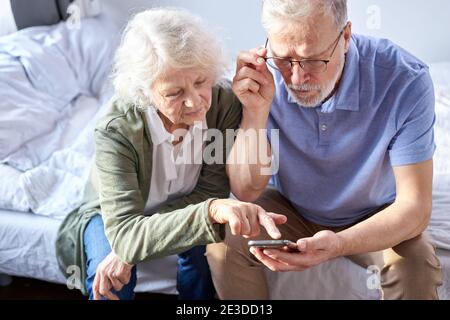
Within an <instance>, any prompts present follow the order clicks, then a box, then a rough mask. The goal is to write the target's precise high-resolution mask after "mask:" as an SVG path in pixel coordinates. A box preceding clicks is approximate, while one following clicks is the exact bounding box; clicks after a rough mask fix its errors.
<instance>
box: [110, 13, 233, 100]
mask: <svg viewBox="0 0 450 320" xmlns="http://www.w3.org/2000/svg"><path fill="white" fill-rule="evenodd" d="M209 30H210V29H209V28H208V27H207V26H206V25H205V24H204V22H203V21H202V20H201V19H200V18H199V17H197V16H195V15H192V14H190V13H188V12H187V11H185V10H182V9H175V8H154V9H150V10H146V11H143V12H140V13H138V14H136V15H135V16H134V18H133V19H132V20H131V21H130V22H129V23H128V25H127V26H126V28H125V30H124V33H123V36H122V41H121V44H120V46H119V48H118V49H117V52H116V56H115V61H114V69H113V75H112V77H113V84H114V89H115V94H116V96H117V97H119V98H121V99H124V100H126V101H128V102H132V103H134V104H136V105H137V106H140V107H144V108H145V107H146V106H148V105H149V104H150V103H151V102H152V97H151V86H152V84H153V82H154V81H155V79H156V78H157V77H158V76H159V75H161V73H162V72H163V71H164V68H166V67H171V68H174V69H186V68H198V69H199V70H202V71H206V72H207V73H209V75H210V76H211V77H212V78H213V79H214V81H215V84H224V83H225V74H226V72H227V71H228V61H227V59H226V58H225V53H224V51H223V49H222V46H221V44H220V42H219V40H217V38H216V37H215V36H214V35H213V34H212V32H210V31H209Z"/></svg>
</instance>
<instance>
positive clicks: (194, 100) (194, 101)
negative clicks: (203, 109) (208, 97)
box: [184, 93, 201, 108]
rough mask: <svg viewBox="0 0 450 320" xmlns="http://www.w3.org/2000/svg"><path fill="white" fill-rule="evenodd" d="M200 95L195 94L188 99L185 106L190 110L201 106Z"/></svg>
mask: <svg viewBox="0 0 450 320" xmlns="http://www.w3.org/2000/svg"><path fill="white" fill-rule="evenodd" d="M200 100H201V99H200V95H199V94H198V93H193V94H191V95H190V96H189V97H187V98H186V100H185V101H184V104H185V106H186V107H188V108H193V107H195V106H197V105H199V104H200Z"/></svg>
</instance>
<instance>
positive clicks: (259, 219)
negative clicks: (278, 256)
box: [209, 199, 287, 239]
mask: <svg viewBox="0 0 450 320" xmlns="http://www.w3.org/2000/svg"><path fill="white" fill-rule="evenodd" d="M209 217H210V219H211V221H212V222H213V223H220V224H224V223H228V224H229V225H230V229H231V233H232V234H233V235H236V236H243V237H244V238H251V237H254V236H257V235H258V234H259V232H260V227H259V226H260V225H262V226H263V227H264V228H265V229H266V230H267V233H268V234H269V236H271V237H272V238H274V239H279V238H280V237H281V233H280V231H279V230H278V228H277V227H276V225H277V224H283V223H285V222H286V221H287V218H286V216H284V215H281V214H276V213H272V212H266V211H265V210H264V209H263V208H261V207H260V206H258V205H256V204H253V203H248V202H241V201H237V200H233V199H217V200H213V201H211V203H210V205H209Z"/></svg>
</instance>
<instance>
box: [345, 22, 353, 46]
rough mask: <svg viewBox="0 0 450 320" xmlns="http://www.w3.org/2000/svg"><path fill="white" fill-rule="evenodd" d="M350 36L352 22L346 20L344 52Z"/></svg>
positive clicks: (348, 44)
mask: <svg viewBox="0 0 450 320" xmlns="http://www.w3.org/2000/svg"><path fill="white" fill-rule="evenodd" d="M351 38H352V22H351V21H348V22H347V25H346V26H345V29H344V41H345V53H347V52H348V49H349V47H350V40H351Z"/></svg>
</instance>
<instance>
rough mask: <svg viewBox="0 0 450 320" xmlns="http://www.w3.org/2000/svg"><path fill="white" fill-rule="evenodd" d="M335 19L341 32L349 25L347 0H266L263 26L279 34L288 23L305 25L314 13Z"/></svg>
mask: <svg viewBox="0 0 450 320" xmlns="http://www.w3.org/2000/svg"><path fill="white" fill-rule="evenodd" d="M316 10H319V11H318V12H319V13H322V14H324V15H328V16H331V17H333V19H334V22H335V24H336V28H337V29H338V30H339V31H340V29H342V28H343V27H344V26H345V24H346V23H347V19H348V14H347V0H264V1H263V10H262V24H263V26H264V28H265V29H266V31H267V32H268V33H279V32H281V33H282V32H283V31H284V30H285V29H286V24H287V23H305V22H308V18H309V17H311V13H312V12H317V11H316Z"/></svg>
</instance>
